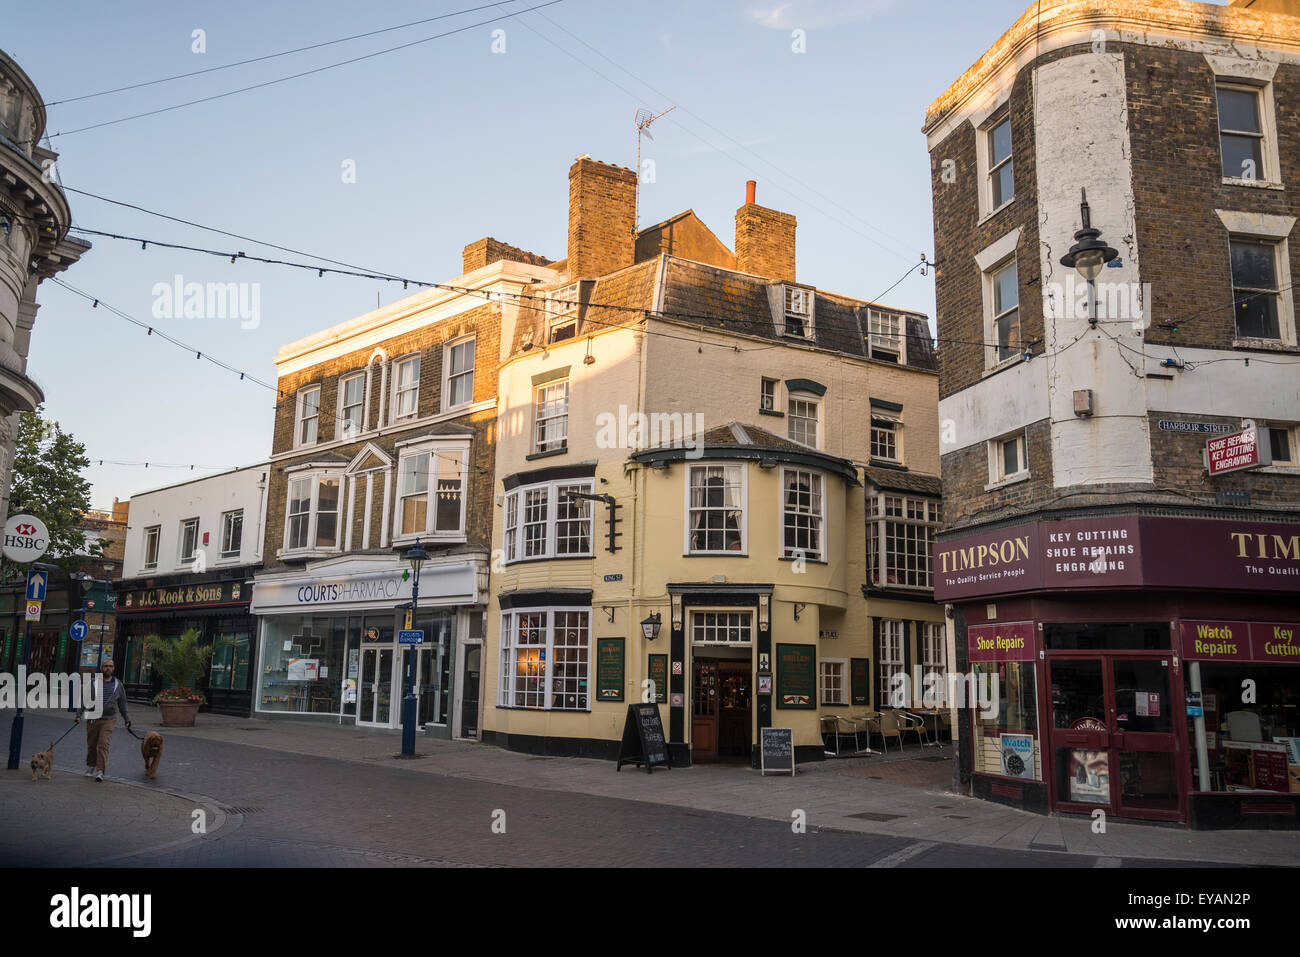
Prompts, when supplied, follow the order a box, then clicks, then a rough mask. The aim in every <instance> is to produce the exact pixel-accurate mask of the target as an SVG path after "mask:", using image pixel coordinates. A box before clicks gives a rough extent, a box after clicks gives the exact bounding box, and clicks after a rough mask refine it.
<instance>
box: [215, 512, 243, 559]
mask: <svg viewBox="0 0 1300 957" xmlns="http://www.w3.org/2000/svg"><path fill="white" fill-rule="evenodd" d="M236 518H238V519H239V544H238V545H236V546H235V547H234V548H233V549H231V548H229V547H228V546H229V544H230V531H231V529H232V528H233V527H234V520H235V519H236ZM243 548H244V510H243V509H242V508H236V509H231V510H230V511H228V512H222V513H221V557H222V558H238V557H239V553H240V552H241V551H242V550H243Z"/></svg>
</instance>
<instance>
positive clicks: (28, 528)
mask: <svg viewBox="0 0 1300 957" xmlns="http://www.w3.org/2000/svg"><path fill="white" fill-rule="evenodd" d="M14 531H15V532H17V533H18V534H19V535H35V534H36V526H35V525H28V524H23V525H19V526H18V527H17V528H15V529H14Z"/></svg>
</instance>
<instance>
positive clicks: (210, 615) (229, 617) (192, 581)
mask: <svg viewBox="0 0 1300 957" xmlns="http://www.w3.org/2000/svg"><path fill="white" fill-rule="evenodd" d="M229 574H230V573H229V572H228V571H227V572H220V573H214V574H210V575H187V576H185V578H184V580H183V581H179V582H177V583H175V584H154V585H153V586H152V587H147V588H140V587H134V585H137V584H139V583H133V582H129V581H128V582H125V583H123V584H122V585H121V586H120V587H119V591H118V607H117V628H118V635H117V641H116V643H115V654H114V657H115V659H116V661H117V666H118V674H119V675H120V676H121V678H122V682H123V684H124V685H125V686H126V693H127V697H128V698H130V699H132V700H136V701H150V700H152V699H153V697H154V695H156V694H157V693H158V692H159V691H161V690H162V689H163V684H164V682H163V678H162V676H161V675H160V674H158V673H157V671H156V669H155V668H154V667H153V665H152V664H151V662H150V660H149V655H148V651H147V649H148V647H149V645H150V644H151V643H154V642H159V641H174V640H176V639H178V638H180V637H181V636H182V635H183V634H185V632H187V631H191V630H193V631H197V632H198V633H199V642H198V643H199V646H200V647H215V650H214V651H213V654H212V661H211V664H210V666H209V668H208V673H207V674H206V675H201V676H199V679H198V681H196V682H195V684H196V686H197V687H198V690H199V691H201V692H202V693H203V694H204V696H205V697H206V698H207V699H208V704H207V706H206V707H205V709H204V710H210V711H215V712H217V713H218V714H229V715H236V716H240V717H246V716H247V715H248V714H249V713H250V709H251V704H252V690H251V688H252V678H253V674H252V670H251V667H250V662H251V661H252V660H253V659H254V657H255V654H256V649H255V648H254V642H255V640H256V627H255V622H254V620H253V618H252V616H251V615H250V613H249V609H248V606H249V600H250V597H251V594H252V583H251V582H249V581H247V580H245V579H242V578H240V579H235V580H231V579H230V578H229V577H228V576H229ZM154 581H155V582H163V581H165V580H164V579H157V580H154ZM94 617H95V616H94V613H93V612H90V613H88V614H87V620H88V621H90V620H93V619H94ZM91 627H93V625H92V626H91ZM92 634H93V633H92Z"/></svg>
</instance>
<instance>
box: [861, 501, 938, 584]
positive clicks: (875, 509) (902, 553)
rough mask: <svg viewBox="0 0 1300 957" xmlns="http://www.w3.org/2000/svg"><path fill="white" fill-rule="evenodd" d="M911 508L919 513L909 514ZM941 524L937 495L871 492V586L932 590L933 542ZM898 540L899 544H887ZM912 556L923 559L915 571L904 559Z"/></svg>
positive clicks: (868, 517) (868, 578) (868, 503)
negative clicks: (929, 496)
mask: <svg viewBox="0 0 1300 957" xmlns="http://www.w3.org/2000/svg"><path fill="white" fill-rule="evenodd" d="M891 503H897V504H896V505H891ZM891 507H895V508H897V514H891V511H890V509H891ZM914 510H915V511H917V512H919V513H920V514H919V515H916V514H913V512H914ZM942 524H943V505H942V503H941V502H940V501H938V500H937V499H933V498H926V497H925V496H922V495H906V494H903V493H901V492H892V491H878V492H875V493H873V494H872V495H871V496H870V497H869V498H868V499H867V580H868V581H869V582H870V584H871V586H872V587H874V588H899V589H905V590H908V591H931V590H933V588H934V544H935V539H936V536H937V535H938V534H939V529H940V527H941V526H942ZM891 526H893V528H892V531H893V535H892V536H891V535H890V531H891ZM900 543H901V544H902V546H903V547H901V548H897V547H891V546H893V545H897V544H900ZM909 544H910V545H911V546H912V547H911V549H910V550H909V548H908V545H909ZM913 556H915V557H918V558H920V559H922V560H923V563H922V567H921V568H920V569H918V570H917V571H916V572H913V571H912V570H911V569H909V568H907V567H906V561H905V560H906V559H907V558H909V557H913ZM891 577H892V578H893V579H894V580H893V581H890V578H891ZM909 578H919V579H920V580H919V581H916V580H913V581H908V580H907V579H909Z"/></svg>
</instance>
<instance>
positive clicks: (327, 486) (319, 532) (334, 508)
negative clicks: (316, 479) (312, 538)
mask: <svg viewBox="0 0 1300 957" xmlns="http://www.w3.org/2000/svg"><path fill="white" fill-rule="evenodd" d="M316 507H317V510H318V512H319V514H318V515H317V516H316V545H317V547H320V548H333V547H334V543H335V541H336V540H337V533H338V511H339V480H338V479H336V478H327V479H321V480H320V492H319V493H318V494H317V499H316Z"/></svg>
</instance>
